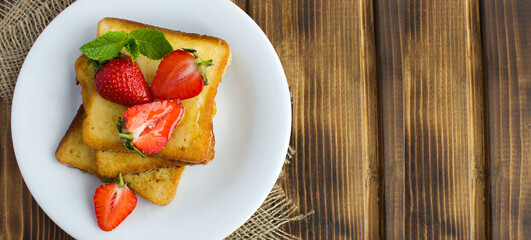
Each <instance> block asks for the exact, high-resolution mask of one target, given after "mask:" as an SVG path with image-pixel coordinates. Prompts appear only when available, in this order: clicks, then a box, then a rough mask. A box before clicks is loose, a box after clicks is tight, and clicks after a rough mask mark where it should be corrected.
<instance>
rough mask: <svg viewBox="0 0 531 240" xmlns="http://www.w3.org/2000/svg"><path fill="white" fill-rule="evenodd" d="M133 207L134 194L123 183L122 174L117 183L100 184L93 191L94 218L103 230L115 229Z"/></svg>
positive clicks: (134, 201)
mask: <svg viewBox="0 0 531 240" xmlns="http://www.w3.org/2000/svg"><path fill="white" fill-rule="evenodd" d="M135 207H136V195H135V193H134V192H133V191H132V190H131V189H130V188H129V187H128V186H127V185H125V184H124V181H123V179H122V174H120V177H119V183H110V184H105V185H101V186H99V187H98V188H97V189H96V193H94V210H95V212H96V219H97V220H98V226H99V227H100V228H101V230H103V231H111V230H113V229H115V228H116V227H117V226H118V225H119V224H120V223H121V222H122V221H123V220H124V219H125V218H126V217H127V216H129V214H131V212H132V211H133V210H134V209H135Z"/></svg>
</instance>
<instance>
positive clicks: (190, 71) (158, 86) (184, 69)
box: [151, 49, 212, 100]
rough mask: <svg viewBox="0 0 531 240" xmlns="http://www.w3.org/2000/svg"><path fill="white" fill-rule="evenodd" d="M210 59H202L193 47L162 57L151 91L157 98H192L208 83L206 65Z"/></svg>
mask: <svg viewBox="0 0 531 240" xmlns="http://www.w3.org/2000/svg"><path fill="white" fill-rule="evenodd" d="M211 65H212V60H207V61H203V60H202V59H201V58H200V57H199V56H198V55H197V52H196V51H195V50H194V49H183V50H175V51H173V52H171V53H170V54H168V55H166V56H165V57H164V58H162V61H161V62H160V65H159V68H158V69H157V73H156V74H155V78H154V79H153V83H152V85H151V91H152V92H153V96H154V97H155V98H159V99H175V98H176V99H181V100H182V99H187V98H192V97H195V96H197V95H199V93H201V91H202V90H203V86H204V85H206V84H208V80H207V78H206V74H205V72H206V67H208V66H211Z"/></svg>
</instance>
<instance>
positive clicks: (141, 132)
mask: <svg viewBox="0 0 531 240" xmlns="http://www.w3.org/2000/svg"><path fill="white" fill-rule="evenodd" d="M183 115H184V107H183V105H182V104H181V101H179V100H178V99H172V100H162V101H156V102H151V103H145V104H141V105H136V106H132V107H130V108H128V109H127V110H126V111H125V113H124V118H123V121H122V119H121V118H120V119H118V121H119V124H118V132H119V136H120V139H122V141H123V144H122V145H123V146H124V147H125V148H126V149H129V150H136V151H137V152H139V153H140V154H141V155H142V156H144V155H145V154H154V153H158V152H160V151H161V150H162V149H163V148H164V146H166V144H167V143H168V141H169V139H170V137H171V135H172V133H173V130H174V129H175V127H176V126H177V124H179V122H180V121H181V119H182V117H183Z"/></svg>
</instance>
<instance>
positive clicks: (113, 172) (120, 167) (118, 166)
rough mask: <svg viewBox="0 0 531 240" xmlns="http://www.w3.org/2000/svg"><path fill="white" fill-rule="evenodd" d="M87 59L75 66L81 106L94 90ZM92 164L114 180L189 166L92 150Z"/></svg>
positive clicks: (134, 155)
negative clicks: (152, 170)
mask: <svg viewBox="0 0 531 240" xmlns="http://www.w3.org/2000/svg"><path fill="white" fill-rule="evenodd" d="M87 61H88V58H87V57H86V56H85V55H81V56H80V57H79V58H78V59H77V61H76V64H75V69H76V74H77V76H76V80H77V83H79V84H80V85H81V97H82V98H83V105H86V104H88V102H89V97H90V94H91V93H92V90H93V89H94V83H93V80H92V74H93V72H94V70H93V69H92V68H91V67H89V66H88V65H87ZM93 155H94V164H95V167H96V171H97V172H98V173H99V174H101V175H102V176H107V177H110V178H114V177H117V176H118V173H122V174H128V173H137V172H142V171H146V170H150V169H155V168H163V167H169V166H183V165H190V163H185V162H182V161H178V160H172V159H164V158H154V157H144V158H142V157H141V156H140V155H139V154H137V153H124V152H111V151H104V150H94V154H93Z"/></svg>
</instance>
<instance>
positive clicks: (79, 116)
mask: <svg viewBox="0 0 531 240" xmlns="http://www.w3.org/2000/svg"><path fill="white" fill-rule="evenodd" d="M86 116H87V115H86V114H85V110H84V109H83V106H81V107H79V109H78V110H77V113H76V116H75V117H74V120H72V123H71V124H70V126H69V127H68V130H67V131H66V133H65V135H64V137H63V139H61V142H60V143H59V146H58V147H57V150H55V157H56V158H57V161H59V162H60V163H63V164H65V165H67V166H69V167H74V168H78V169H80V170H82V171H83V172H89V173H92V174H93V175H96V176H98V177H100V175H99V174H98V171H97V169H96V165H95V164H94V161H93V160H92V159H93V158H94V154H93V152H92V149H90V148H87V147H85V148H83V146H84V145H83V141H82V140H81V126H82V125H83V120H84V119H85V117H86ZM80 146H81V147H80Z"/></svg>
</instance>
